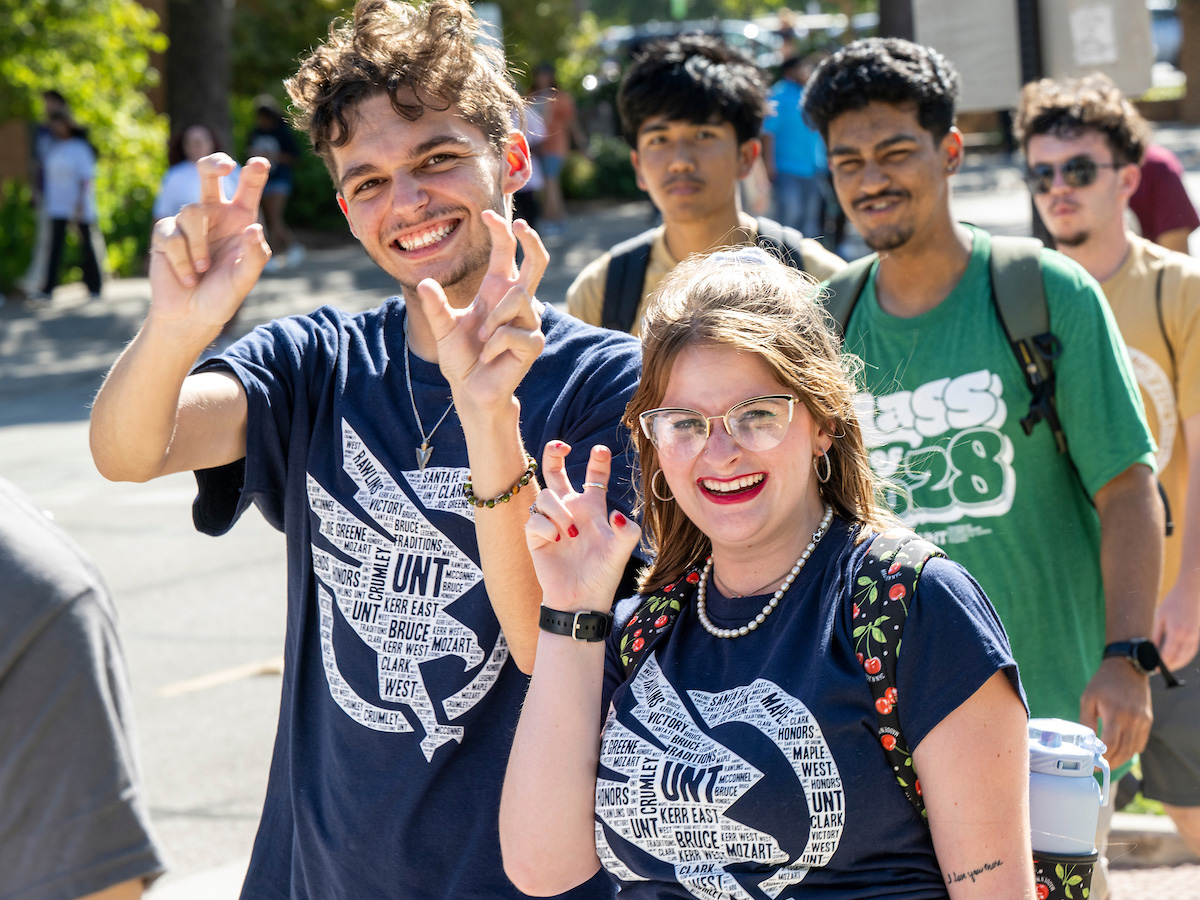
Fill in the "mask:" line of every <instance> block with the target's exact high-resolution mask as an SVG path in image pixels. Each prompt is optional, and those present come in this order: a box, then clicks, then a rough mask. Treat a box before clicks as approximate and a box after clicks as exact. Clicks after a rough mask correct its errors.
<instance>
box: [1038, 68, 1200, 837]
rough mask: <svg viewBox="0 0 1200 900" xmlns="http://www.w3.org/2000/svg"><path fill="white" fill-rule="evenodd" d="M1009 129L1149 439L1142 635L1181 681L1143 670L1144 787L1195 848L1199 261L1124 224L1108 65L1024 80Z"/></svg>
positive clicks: (1126, 188)
mask: <svg viewBox="0 0 1200 900" xmlns="http://www.w3.org/2000/svg"><path fill="white" fill-rule="evenodd" d="M1017 129H1018V133H1019V138H1020V141H1021V145H1022V149H1023V150H1024V151H1025V159H1026V162H1027V166H1028V176H1027V178H1028V182H1029V186H1030V189H1031V190H1032V191H1033V200H1034V203H1035V204H1037V208H1038V212H1039V213H1041V216H1042V221H1043V222H1045V223H1046V228H1047V229H1048V230H1049V232H1050V234H1051V236H1052V237H1053V238H1054V240H1055V242H1056V246H1057V247H1058V249H1059V250H1060V251H1061V252H1062V253H1063V254H1065V255H1066V256H1068V257H1070V258H1071V259H1073V260H1075V262H1077V263H1079V264H1080V265H1081V266H1083V267H1084V268H1085V269H1087V271H1088V274H1089V275H1091V276H1092V277H1093V278H1095V279H1096V280H1097V281H1099V282H1100V287H1101V289H1102V290H1103V291H1104V296H1105V297H1106V298H1107V299H1108V303H1109V306H1111V307H1112V311H1113V315H1114V316H1115V317H1116V320H1117V325H1118V326H1120V329H1121V335H1122V337H1123V338H1124V339H1125V342H1126V344H1127V346H1128V348H1129V355H1130V357H1131V359H1132V361H1133V371H1134V372H1135V374H1136V375H1137V379H1138V384H1139V386H1140V387H1141V390H1142V400H1143V403H1144V404H1145V406H1146V412H1147V416H1148V418H1149V420H1150V425H1151V428H1152V430H1153V432H1154V439H1155V442H1156V443H1157V444H1158V452H1157V455H1156V459H1157V462H1158V471H1159V482H1160V484H1161V485H1162V487H1163V490H1164V491H1165V493H1166V496H1167V499H1168V502H1169V504H1170V509H1171V515H1172V518H1173V520H1174V526H1175V527H1174V530H1173V532H1172V534H1170V535H1168V536H1167V539H1166V562H1165V564H1164V566H1163V580H1162V588H1161V590H1160V592H1159V596H1158V608H1157V611H1156V613H1155V617H1154V627H1153V630H1152V631H1151V632H1150V633H1149V634H1147V635H1146V637H1148V638H1150V639H1151V640H1153V642H1154V643H1155V644H1156V645H1157V647H1158V649H1159V651H1160V652H1161V654H1162V659H1163V662H1164V663H1166V665H1167V668H1168V669H1171V670H1174V671H1176V672H1177V673H1179V672H1181V673H1182V676H1183V680H1184V684H1183V685H1181V686H1179V687H1176V688H1171V689H1168V687H1167V686H1166V684H1165V682H1164V678H1163V677H1162V676H1161V675H1160V674H1159V673H1157V672H1155V673H1154V674H1152V675H1151V677H1150V692H1151V697H1152V699H1153V705H1154V724H1153V725H1152V726H1151V729H1150V739H1149V740H1148V741H1147V743H1146V749H1145V750H1143V751H1142V754H1141V765H1142V793H1143V794H1144V795H1145V796H1147V797H1149V798H1150V799H1152V800H1159V801H1161V802H1162V804H1163V808H1164V809H1165V810H1166V811H1167V813H1168V814H1169V815H1170V816H1171V818H1172V819H1173V820H1174V822H1175V826H1176V828H1177V829H1178V831H1179V835H1180V837H1182V838H1183V840H1184V842H1185V843H1186V844H1187V845H1188V846H1189V847H1190V848H1191V849H1192V851H1193V852H1195V853H1200V669H1198V668H1197V650H1198V649H1200V263H1198V262H1196V261H1195V260H1193V259H1192V258H1191V257H1188V256H1185V255H1183V254H1182V253H1176V252H1174V251H1171V250H1168V249H1166V248H1164V247H1160V246H1158V245H1157V244H1155V243H1152V242H1151V241H1150V240H1148V239H1146V238H1144V237H1138V236H1137V235H1135V234H1132V233H1131V232H1130V230H1129V229H1128V227H1127V219H1126V215H1125V214H1126V211H1127V207H1128V205H1129V202H1130V198H1131V196H1136V194H1137V190H1138V179H1139V176H1141V175H1142V174H1143V173H1144V172H1145V165H1144V163H1143V164H1142V165H1141V166H1139V161H1140V160H1141V159H1142V155H1143V151H1145V150H1146V149H1147V147H1148V146H1149V145H1150V126H1149V125H1148V124H1147V123H1146V121H1145V119H1143V118H1142V116H1141V114H1140V113H1139V112H1138V111H1137V109H1136V108H1135V107H1134V105H1133V104H1132V103H1130V102H1129V100H1127V99H1126V98H1125V97H1124V96H1122V94H1121V92H1120V90H1119V89H1118V88H1117V86H1116V85H1115V84H1113V83H1112V81H1111V80H1109V79H1108V78H1107V77H1105V76H1103V75H1094V76H1089V77H1087V78H1083V79H1079V80H1062V81H1052V80H1050V79H1044V80H1042V81H1037V82H1033V83H1031V84H1027V85H1026V86H1025V88H1024V90H1023V91H1022V92H1021V107H1020V111H1019V116H1018V120H1017Z"/></svg>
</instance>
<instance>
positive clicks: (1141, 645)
mask: <svg viewBox="0 0 1200 900" xmlns="http://www.w3.org/2000/svg"><path fill="white" fill-rule="evenodd" d="M1110 656H1119V657H1122V658H1124V659H1127V660H1129V662H1130V663H1131V664H1132V665H1133V667H1134V668H1135V669H1137V670H1138V671H1139V672H1144V673H1147V674H1148V673H1150V672H1153V671H1154V670H1155V669H1158V671H1160V672H1162V677H1163V681H1165V682H1166V685H1167V687H1179V685H1181V684H1183V682H1182V681H1180V680H1179V679H1178V678H1176V677H1175V676H1174V675H1173V674H1171V670H1170V669H1168V668H1167V667H1166V664H1164V663H1163V661H1162V657H1161V656H1159V655H1158V648H1157V647H1156V646H1154V642H1153V641H1150V640H1147V639H1146V638H1135V639H1133V640H1132V641H1114V642H1113V643H1111V644H1109V645H1108V646H1107V647H1105V648H1104V658H1105V659H1108V658H1109V657H1110Z"/></svg>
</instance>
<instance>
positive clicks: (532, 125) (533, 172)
mask: <svg viewBox="0 0 1200 900" xmlns="http://www.w3.org/2000/svg"><path fill="white" fill-rule="evenodd" d="M545 135H546V124H545V123H544V122H543V121H542V117H541V115H540V114H539V113H538V111H537V107H536V106H534V105H533V104H529V105H527V106H526V107H525V139H526V140H527V141H528V142H529V151H530V156H529V169H530V170H529V180H528V181H527V182H525V184H524V185H523V186H522V187H520V188H519V189H518V190H517V191H516V193H514V194H513V218H514V219H524V220H525V221H526V222H527V223H528V224H529V227H530V228H533V229H535V230H536V229H537V227H538V223H539V222H540V221H541V218H542V201H541V193H542V190H543V189H544V188H545V186H546V179H545V177H544V176H543V175H542V164H541V161H540V160H539V159H538V147H540V146H541V142H542V141H543V140H545ZM518 261H519V260H518Z"/></svg>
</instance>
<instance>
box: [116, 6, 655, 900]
mask: <svg viewBox="0 0 1200 900" xmlns="http://www.w3.org/2000/svg"><path fill="white" fill-rule="evenodd" d="M480 33H481V26H480V24H479V22H478V20H477V19H476V18H475V17H474V15H473V13H472V12H471V9H470V7H469V5H468V4H467V3H466V2H465V0H430V2H427V3H424V4H421V5H416V6H410V5H408V4H404V3H396V2H392V0H361V2H359V4H358V5H357V7H356V8H355V11H354V15H353V18H352V20H350V21H349V22H346V23H343V24H342V25H341V26H340V27H338V28H337V29H336V30H334V31H333V32H332V33H331V35H330V37H329V39H328V40H327V41H326V42H325V43H324V44H323V45H322V46H320V47H318V48H317V49H316V50H315V51H314V52H313V53H312V54H311V55H310V56H309V57H308V58H307V59H306V60H305V61H304V62H303V63H302V65H301V67H300V69H299V71H298V72H297V74H296V75H295V76H294V77H293V78H292V79H290V81H289V82H288V85H287V86H288V90H289V93H290V95H291V98H292V102H293V104H294V106H295V110H296V120H297V124H298V125H299V127H302V128H304V129H306V130H307V131H308V134H309V137H310V139H311V140H312V143H313V146H314V148H315V149H316V151H317V153H318V154H320V155H321V157H322V158H323V159H324V161H325V163H326V165H327V167H328V169H329V172H330V175H331V176H332V178H333V182H334V185H335V186H336V188H337V202H338V204H339V206H340V207H341V210H342V212H343V213H344V215H345V217H346V220H347V222H348V223H349V225H350V229H351V231H352V232H353V233H354V235H355V236H356V237H357V238H358V240H359V241H360V242H361V243H362V245H363V247H364V249H365V250H366V251H367V253H368V254H370V256H371V258H372V259H373V260H375V262H376V263H377V264H378V265H379V266H380V267H381V268H382V269H384V270H385V271H386V272H388V273H389V274H391V275H392V276H393V277H394V278H395V279H396V281H397V282H398V283H399V285H400V289H401V294H402V296H400V297H393V298H391V299H388V300H385V301H384V302H383V303H382V304H381V305H380V306H378V307H377V308H375V309H373V310H370V311H368V312H365V313H361V314H359V315H348V314H346V313H343V312H341V311H339V310H337V309H335V308H332V307H325V308H323V309H320V310H317V311H316V312H313V313H311V314H309V315H307V316H294V317H291V318H287V319H283V320H280V321H277V322H272V323H270V324H268V325H265V326H263V327H261V328H259V329H256V330H255V331H254V332H252V333H251V334H250V335H247V336H246V337H245V338H243V339H242V340H241V341H239V342H237V343H236V344H234V345H233V346H232V347H231V348H230V349H229V350H228V351H226V352H225V353H224V354H222V355H221V356H219V357H217V358H216V359H213V360H209V361H206V362H204V363H203V364H202V365H200V366H199V367H198V368H196V369H195V370H193V371H190V372H189V370H191V366H192V363H193V361H194V360H195V358H196V356H197V354H198V353H200V352H201V351H202V350H203V349H204V347H205V346H206V345H207V344H208V342H209V341H211V340H212V339H213V337H214V336H215V335H216V334H217V333H218V332H219V330H220V328H221V325H222V324H223V323H224V322H225V321H226V320H227V319H228V318H229V317H230V316H231V315H232V314H233V312H234V311H235V310H236V309H237V307H238V305H239V304H240V303H241V301H242V299H243V298H244V297H245V296H246V294H247V292H248V291H249V290H250V288H251V287H252V286H253V284H254V282H255V281H256V279H257V278H258V275H259V273H260V272H261V270H262V267H263V265H264V263H265V262H266V261H267V259H268V256H269V250H268V248H267V246H266V245H265V243H264V242H263V235H262V229H261V227H260V226H259V225H258V224H257V216H258V204H259V199H260V196H261V192H262V188H263V185H264V183H265V182H266V178H267V170H268V166H267V163H266V161H265V160H261V159H259V160H250V161H249V162H248V163H247V164H246V166H245V168H244V169H243V173H242V178H241V181H240V184H239V188H238V191H237V193H236V194H235V196H234V198H233V199H232V200H229V201H225V200H222V199H221V196H220V192H219V189H218V179H219V177H220V176H221V175H222V174H224V173H226V172H227V171H229V169H230V168H231V167H232V165H233V162H232V160H230V159H229V158H228V157H225V156H223V155H217V156H213V157H207V158H205V159H204V160H202V161H201V163H200V165H201V167H202V172H203V200H202V202H201V203H200V204H199V205H197V206H189V207H187V208H185V209H184V210H183V211H182V212H180V214H179V215H178V216H175V217H171V218H168V219H164V220H163V221H161V222H159V223H158V225H157V226H156V228H155V233H154V238H153V244H152V251H151V253H152V257H151V272H150V280H151V288H152V294H153V297H152V300H151V305H150V310H149V313H148V315H147V318H146V322H145V324H144V326H143V327H142V329H141V331H140V332H139V334H138V335H137V337H136V338H135V339H134V341H133V343H132V344H131V345H130V346H129V347H128V348H127V350H126V351H125V352H124V353H123V354H122V356H121V357H120V359H119V360H118V361H117V363H116V364H115V366H114V367H113V370H112V372H111V373H110V374H109V376H108V378H107V380H106V382H105V384H104V386H103V387H102V389H101V391H100V394H99V396H98V397H97V399H96V403H95V407H94V411H93V418H92V448H93V454H94V457H95V460H96V463H97V465H98V467H99V468H100V471H101V472H102V473H103V474H104V475H106V476H107V477H109V478H113V479H120V480H133V481H144V480H148V479H150V478H154V477H157V476H159V475H164V474H167V473H171V472H179V471H187V470H194V471H195V472H196V477H197V481H198V484H199V496H198V498H197V500H196V503H195V506H194V517H195V520H196V525H197V527H198V528H199V529H200V530H202V531H205V532H208V533H213V534H218V533H223V532H225V531H227V530H228V529H229V528H230V527H231V526H232V525H233V523H234V522H235V521H236V520H237V518H238V517H239V515H240V514H241V513H242V512H243V511H244V510H245V509H246V508H247V507H248V506H249V505H251V504H254V505H256V506H257V507H258V509H259V510H260V511H261V512H262V513H263V515H264V516H265V517H266V519H267V520H268V521H269V522H271V523H272V524H274V525H275V526H276V527H278V528H280V529H281V530H283V531H284V532H285V533H286V535H287V541H288V623H287V625H288V627H287V640H286V648H285V660H286V663H285V669H284V673H285V674H284V681H283V701H282V704H281V711H280V719H279V730H278V735H277V738H276V744H275V753H274V758H273V760H272V765H271V775H270V781H269V784H268V788H267V797H266V802H265V806H264V810H263V817H262V822H261V824H260V828H259V833H258V837H257V839H256V842H255V847H254V852H253V855H252V857H251V862H250V869H249V873H248V875H247V879H246V883H245V887H244V888H243V892H242V896H243V897H246V898H254V900H259V898H264V897H279V898H301V897H321V898H339V897H344V898H354V900H358V898H366V897H414V898H416V897H420V898H455V900H463V898H476V900H485V898H487V900H494V898H516V897H518V896H520V895H519V894H518V893H517V892H516V890H515V889H514V888H513V887H512V885H511V884H509V883H508V882H507V880H506V879H505V877H504V875H503V872H502V868H501V863H500V853H499V838H498V829H497V809H498V805H499V794H500V785H501V780H502V776H503V771H504V765H505V761H506V758H507V755H508V749H509V742H510V740H511V736H512V729H513V727H514V725H515V722H516V716H517V711H518V706H519V704H520V702H521V700H522V698H523V696H524V692H525V689H526V687H527V684H528V681H527V678H526V676H525V674H524V673H525V672H528V671H529V670H530V669H531V667H532V658H533V653H534V648H535V645H536V636H537V633H538V605H539V601H540V600H541V597H540V596H539V594H538V592H537V591H531V590H530V585H536V578H535V575H534V572H533V568H532V563H531V561H530V558H529V554H528V551H527V549H526V545H525V537H524V525H525V522H526V520H527V519H528V517H529V512H528V508H529V504H530V502H531V501H532V500H534V499H535V498H536V497H537V495H538V482H537V477H536V466H535V465H534V463H533V461H532V459H531V454H539V455H540V454H541V453H542V448H543V447H545V446H546V445H547V443H548V442H550V441H551V440H552V439H554V440H555V441H556V443H553V444H551V445H550V447H549V448H548V449H547V450H546V455H545V457H544V460H545V467H546V469H547V473H546V475H547V477H548V478H552V479H555V478H556V479H562V478H563V477H564V473H569V474H570V477H571V479H572V481H573V483H576V484H578V483H580V482H582V481H584V480H585V479H586V480H587V481H589V482H597V481H600V480H605V481H607V480H608V479H607V478H603V479H601V478H599V477H597V476H598V475H601V474H602V475H604V476H607V475H608V473H609V471H610V469H611V483H612V490H611V491H610V492H609V496H608V500H609V502H610V503H611V504H613V505H614V506H615V507H617V508H619V509H623V510H624V511H625V512H626V513H628V512H629V510H630V507H631V501H632V497H631V490H632V488H631V480H630V471H629V467H630V462H629V459H628V456H627V452H626V450H627V444H628V441H627V436H625V435H624V434H622V432H621V431H620V426H619V420H620V417H621V414H622V412H623V411H624V408H625V404H626V401H627V399H628V398H629V396H630V394H631V393H632V391H633V388H634V386H635V384H636V381H637V378H638V369H639V365H638V349H637V345H636V342H635V341H633V340H632V339H631V338H629V337H628V336H626V335H620V334H615V333H612V332H605V331H601V330H599V329H595V328H592V327H590V326H586V325H584V324H583V323H580V322H578V321H577V320H576V319H574V318H572V317H570V316H565V315H561V314H559V313H556V312H555V311H554V310H553V309H552V308H550V307H548V306H545V305H544V304H542V303H541V302H539V301H538V300H537V299H536V297H535V291H536V289H537V285H538V281H539V279H540V277H541V275H542V273H543V272H544V270H545V266H546V252H545V249H544V248H543V246H542V244H541V242H540V241H539V240H538V238H537V235H536V234H535V233H534V232H533V231H532V230H531V229H530V228H529V227H528V226H527V225H525V224H524V223H523V222H520V221H518V222H515V223H510V208H511V202H512V194H513V192H514V191H516V190H517V189H518V188H519V187H521V185H523V184H524V183H525V181H526V179H527V178H528V177H529V170H530V161H529V150H528V146H527V144H526V142H525V139H524V137H523V136H522V135H521V132H520V131H519V130H518V128H517V127H515V123H519V121H520V118H521V117H520V110H521V99H520V96H519V94H518V93H517V91H516V89H515V87H514V85H513V83H512V81H511V79H510V78H509V76H508V74H507V72H506V71H505V68H504V65H503V61H502V60H501V59H500V58H499V56H498V54H497V53H496V52H495V51H494V50H492V49H489V48H490V45H489V44H488V43H487V42H480V41H478V38H479V36H480ZM518 242H519V243H520V245H521V246H522V248H523V249H524V252H525V261H524V263H523V265H522V267H521V268H520V270H519V271H518V269H517V267H516V266H515V264H514V256H515V253H516V247H517V244H518ZM560 439H561V440H560ZM564 441H565V442H567V443H564ZM568 443H570V444H575V445H576V446H577V447H578V448H579V449H578V450H577V452H576V453H574V454H573V455H572V457H571V460H570V463H569V464H568V462H567V458H566V457H567V452H568V450H569V447H568ZM596 445H604V446H607V447H611V448H613V449H612V451H611V452H610V451H608V450H605V449H603V448H602V447H597V446H596ZM586 448H594V449H592V450H591V453H590V455H589V453H588V452H587V449H586ZM585 470H586V473H587V474H586V476H585V475H584V472H585ZM573 537H574V536H573V535H572V536H570V537H569V538H568V539H571V538H573ZM608 893H609V888H608V886H607V885H606V884H604V883H603V882H602V881H601V880H599V879H598V880H596V881H595V882H594V883H592V884H590V885H585V886H582V887H581V889H580V894H579V895H580V896H594V895H607V894H608Z"/></svg>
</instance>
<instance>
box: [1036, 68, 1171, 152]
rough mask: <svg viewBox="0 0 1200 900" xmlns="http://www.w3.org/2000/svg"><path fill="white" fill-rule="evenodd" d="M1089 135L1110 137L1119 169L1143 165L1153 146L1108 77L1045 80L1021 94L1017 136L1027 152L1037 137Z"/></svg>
mask: <svg viewBox="0 0 1200 900" xmlns="http://www.w3.org/2000/svg"><path fill="white" fill-rule="evenodd" d="M1087 130H1092V131H1098V132H1100V133H1101V134H1103V135H1104V137H1105V138H1106V139H1107V141H1108V145H1109V147H1110V148H1111V149H1112V152H1113V160H1114V162H1116V163H1118V164H1119V165H1129V164H1130V163H1132V164H1134V165H1141V162H1142V157H1143V156H1145V155H1146V147H1147V146H1148V145H1149V144H1150V126H1149V125H1148V124H1147V123H1146V120H1145V119H1143V118H1142V114H1141V113H1139V112H1138V111H1137V109H1136V108H1135V107H1134V105H1133V104H1132V103H1130V102H1129V101H1128V100H1126V99H1125V96H1124V94H1122V93H1121V91H1120V90H1119V89H1118V88H1117V86H1116V85H1115V84H1113V82H1112V80H1111V79H1110V78H1109V77H1108V76H1107V75H1102V74H1100V73H1099V72H1097V73H1096V74H1094V75H1087V76H1085V77H1083V78H1064V79H1061V80H1058V81H1055V80H1054V79H1051V78H1043V79H1042V80H1041V81H1031V82H1030V83H1029V84H1027V85H1025V87H1024V88H1022V89H1021V105H1020V107H1019V108H1018V110H1017V116H1016V119H1015V121H1014V122H1013V131H1014V133H1015V134H1016V136H1017V140H1018V141H1019V142H1020V144H1021V148H1022V149H1025V150H1027V149H1028V148H1029V141H1030V139H1031V138H1033V137H1034V136H1035V135H1039V134H1051V135H1054V136H1055V137H1059V138H1073V137H1078V136H1079V134H1080V133H1081V132H1084V131H1087Z"/></svg>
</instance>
